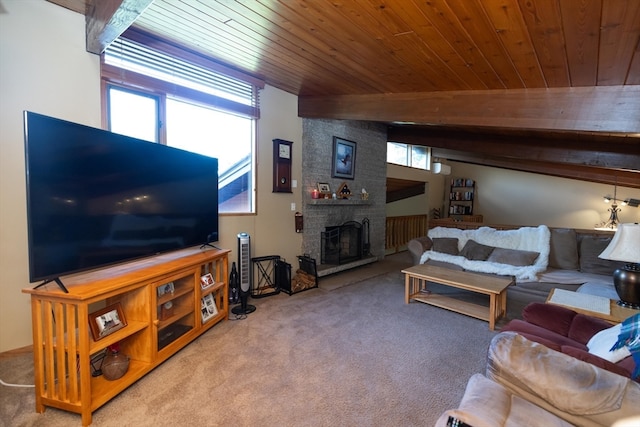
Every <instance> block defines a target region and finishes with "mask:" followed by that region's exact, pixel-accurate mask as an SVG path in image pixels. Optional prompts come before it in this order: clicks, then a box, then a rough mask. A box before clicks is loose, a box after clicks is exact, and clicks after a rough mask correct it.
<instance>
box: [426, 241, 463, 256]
mask: <svg viewBox="0 0 640 427" xmlns="http://www.w3.org/2000/svg"><path fill="white" fill-rule="evenodd" d="M431 240H432V241H433V246H432V247H431V249H432V250H434V251H436V252H441V253H443V254H449V255H458V239H457V238H455V237H436V238H433V239H431Z"/></svg>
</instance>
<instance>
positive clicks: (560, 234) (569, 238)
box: [549, 228, 580, 270]
mask: <svg viewBox="0 0 640 427" xmlns="http://www.w3.org/2000/svg"><path fill="white" fill-rule="evenodd" d="M549 267H550V268H560V269H562V270H577V269H579V268H580V261H579V258H578V239H577V237H576V230H574V229H572V228H552V229H551V240H550V247H549Z"/></svg>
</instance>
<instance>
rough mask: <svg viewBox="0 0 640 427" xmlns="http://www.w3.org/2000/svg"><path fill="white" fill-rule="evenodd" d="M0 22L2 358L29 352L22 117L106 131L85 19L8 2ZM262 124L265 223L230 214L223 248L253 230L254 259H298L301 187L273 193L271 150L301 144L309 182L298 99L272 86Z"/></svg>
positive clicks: (261, 210)
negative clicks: (277, 143)
mask: <svg viewBox="0 0 640 427" xmlns="http://www.w3.org/2000/svg"><path fill="white" fill-rule="evenodd" d="M2 6H3V7H4V9H5V11H6V13H2V14H0V93H1V94H2V96H0V207H1V209H0V271H1V272H2V279H1V280H2V281H1V282H0V283H1V284H0V352H2V351H7V350H11V349H15V348H19V347H23V346H27V345H30V344H31V341H32V339H31V337H32V335H31V307H30V304H29V297H28V295H25V294H23V293H21V289H23V288H28V287H32V286H34V284H30V283H29V278H28V259H27V228H26V227H27V224H26V193H25V172H24V163H25V162H24V145H23V144H24V140H23V130H22V126H23V120H22V111H23V110H30V111H34V112H38V113H42V114H45V115H50V116H54V117H58V118H61V119H65V120H70V121H74V122H78V123H82V124H85V125H89V126H94V127H100V114H101V112H100V62H99V57H98V56H96V55H93V54H90V53H87V52H86V50H85V20H84V16H82V15H80V14H77V13H74V12H71V11H69V10H67V9H64V8H62V7H59V6H56V5H53V4H51V3H48V2H45V1H44V0H29V1H23V0H4V1H2ZM261 107H262V118H261V119H260V121H259V123H258V129H257V141H258V149H257V153H256V154H257V156H258V169H257V186H258V193H257V212H258V215H235V216H222V217H221V218H220V232H221V237H220V242H219V246H220V247H224V248H230V249H232V250H233V252H232V254H231V257H230V260H231V261H234V260H236V259H237V254H236V247H237V234H238V233H239V232H242V231H244V232H247V233H249V235H250V236H251V240H252V246H251V249H252V256H262V255H280V256H282V257H284V258H286V259H287V260H289V262H292V261H293V260H294V259H295V256H296V255H299V254H300V249H301V241H302V240H301V237H300V235H298V234H296V233H295V229H294V213H295V212H294V211H292V210H291V203H296V207H299V206H300V201H301V195H300V188H299V187H298V188H294V189H293V194H273V193H272V192H271V190H272V142H271V140H272V139H274V138H281V139H286V140H289V141H293V142H294V144H293V172H292V175H293V176H292V178H293V179H294V180H297V181H298V182H301V175H302V174H301V166H300V164H301V151H302V147H301V141H302V124H301V120H300V119H299V118H298V117H297V97H295V96H293V95H290V94H288V93H285V92H282V91H280V90H277V89H274V88H270V87H267V88H265V89H264V91H263V92H262V94H261Z"/></svg>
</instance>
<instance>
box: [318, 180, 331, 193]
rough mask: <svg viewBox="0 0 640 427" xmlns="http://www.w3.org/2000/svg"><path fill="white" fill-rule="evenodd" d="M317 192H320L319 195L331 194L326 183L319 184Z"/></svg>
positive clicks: (329, 187)
mask: <svg viewBox="0 0 640 427" xmlns="http://www.w3.org/2000/svg"><path fill="white" fill-rule="evenodd" d="M318 192H320V194H331V186H329V183H328V182H319V183H318Z"/></svg>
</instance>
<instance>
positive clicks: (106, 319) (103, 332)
mask: <svg viewBox="0 0 640 427" xmlns="http://www.w3.org/2000/svg"><path fill="white" fill-rule="evenodd" d="M125 326H127V319H125V317H124V312H123V311H122V306H121V305H120V303H119V302H118V303H115V304H111V305H110V306H108V307H105V308H103V309H100V310H97V311H94V312H93V313H91V314H89V329H91V335H92V336H93V340H94V341H98V340H101V339H102V338H104V337H106V336H107V335H111V334H112V333H114V332H115V331H117V330H120V329H122V328H124V327H125Z"/></svg>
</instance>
